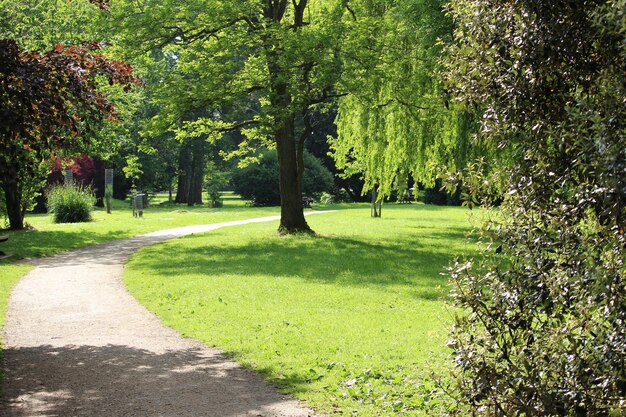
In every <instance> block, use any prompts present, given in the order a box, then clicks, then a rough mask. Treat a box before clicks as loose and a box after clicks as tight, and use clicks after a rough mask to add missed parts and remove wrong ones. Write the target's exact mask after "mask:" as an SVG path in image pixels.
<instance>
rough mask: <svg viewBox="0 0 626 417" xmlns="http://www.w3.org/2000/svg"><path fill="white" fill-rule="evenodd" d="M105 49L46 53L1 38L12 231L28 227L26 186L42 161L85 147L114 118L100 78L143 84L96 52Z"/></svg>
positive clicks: (1, 127) (5, 183)
mask: <svg viewBox="0 0 626 417" xmlns="http://www.w3.org/2000/svg"><path fill="white" fill-rule="evenodd" d="M99 47H100V45H98V44H95V43H94V44H89V45H84V46H71V47H65V46H63V45H57V46H56V47H55V48H54V49H52V50H51V51H48V52H46V53H43V54H42V53H38V52H31V51H24V50H22V49H21V48H20V47H19V45H18V44H17V43H16V42H15V41H13V40H0V146H1V147H2V149H3V151H2V153H0V186H1V187H2V190H3V191H4V195H5V201H6V210H7V215H8V218H9V222H10V227H11V228H12V229H22V228H23V227H24V220H23V219H24V213H23V210H22V202H23V191H22V190H23V188H22V183H23V181H24V180H25V179H27V178H37V174H38V172H37V169H38V167H39V164H40V162H41V161H42V160H46V159H51V157H53V156H54V155H55V154H56V153H58V152H62V151H63V150H67V151H69V152H72V153H73V152H75V151H76V150H78V149H80V148H84V147H85V146H86V145H87V143H88V142H89V138H90V137H91V134H92V129H93V127H94V126H95V125H97V123H98V122H102V121H104V120H106V119H114V117H115V113H114V109H113V106H112V105H111V103H109V102H108V101H107V100H106V97H105V96H104V95H102V94H101V93H99V92H98V88H97V86H98V77H105V79H108V81H109V82H110V83H111V84H113V83H121V84H125V85H126V86H127V87H128V86H129V85H130V84H132V83H137V82H138V81H137V80H136V79H135V78H134V77H133V76H132V69H131V67H130V66H128V65H126V64H124V63H122V62H119V61H109V60H107V59H105V58H104V57H103V56H102V55H101V54H95V53H94V52H95V51H96V50H97V49H98V48H99Z"/></svg>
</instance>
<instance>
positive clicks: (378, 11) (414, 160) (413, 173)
mask: <svg viewBox="0 0 626 417" xmlns="http://www.w3.org/2000/svg"><path fill="white" fill-rule="evenodd" d="M354 12H355V13H356V14H357V15H358V16H360V20H359V21H357V22H351V23H350V27H349V30H348V33H349V36H348V38H347V39H348V40H347V41H346V42H347V43H348V44H349V46H348V47H346V48H345V49H344V54H343V55H342V58H343V66H344V69H343V74H342V78H341V89H342V91H343V90H345V91H348V92H350V94H349V95H346V96H344V97H342V98H341V99H339V112H338V117H337V121H336V123H337V137H336V138H335V139H332V140H331V149H332V152H333V157H334V158H335V161H336V163H337V166H338V168H340V169H343V170H344V171H345V173H346V174H348V175H351V174H361V175H362V176H363V178H364V180H365V185H364V188H363V192H367V191H370V190H371V191H372V197H373V198H372V203H373V206H374V211H373V213H375V214H376V215H377V216H378V215H380V207H379V206H380V204H381V203H382V200H383V199H384V198H386V197H389V196H390V195H391V193H392V191H394V190H399V191H400V193H402V192H403V191H404V190H405V189H406V188H407V186H408V184H409V180H412V181H416V182H421V183H423V184H425V185H427V186H431V187H432V186H434V181H435V178H436V177H437V175H438V174H440V170H441V169H442V167H444V166H445V167H447V168H448V169H449V170H451V171H456V170H460V169H462V168H463V167H464V166H465V164H466V162H467V161H468V159H470V158H471V157H472V152H473V153H474V154H480V153H484V152H486V150H485V149H481V150H480V151H478V150H477V149H478V148H479V147H478V146H477V145H475V144H472V143H471V137H472V134H473V132H474V131H475V122H474V118H473V117H472V116H471V115H470V114H469V113H467V112H465V111H463V110H461V109H458V106H455V105H454V104H452V106H449V107H450V108H448V106H447V105H446V101H445V98H446V97H445V94H444V90H443V88H442V86H441V85H440V82H439V80H438V78H437V77H436V75H435V73H436V71H437V69H438V67H439V66H438V59H439V57H440V55H441V51H442V48H443V43H444V42H445V41H449V34H450V31H451V27H452V25H451V21H450V19H449V18H448V17H446V16H445V15H444V12H443V10H442V2H441V1H438V0H421V1H407V0H393V1H386V2H362V3H358V4H357V5H355V6H354Z"/></svg>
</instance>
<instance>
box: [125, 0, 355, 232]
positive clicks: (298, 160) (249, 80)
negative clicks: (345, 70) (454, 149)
mask: <svg viewBox="0 0 626 417" xmlns="http://www.w3.org/2000/svg"><path fill="white" fill-rule="evenodd" d="M123 3H124V5H123V6H122V7H120V10H119V15H117V16H114V18H113V19H114V20H115V21H120V22H122V25H123V26H124V27H123V28H122V30H121V31H120V32H121V33H125V34H126V36H125V39H124V45H125V49H126V50H128V51H137V50H139V51H154V50H156V49H159V50H163V51H164V53H165V55H166V56H167V57H169V59H171V60H172V62H174V63H175V68H176V70H175V71H174V72H173V73H171V74H169V75H168V76H167V78H166V79H167V83H164V84H163V87H164V88H163V89H164V91H167V94H168V95H169V96H170V97H169V99H168V100H167V101H168V102H169V103H170V104H169V105H168V106H167V107H166V112H164V113H162V114H161V115H160V116H159V117H158V118H157V119H158V122H159V124H160V125H161V126H163V127H164V128H165V129H171V130H175V131H177V132H178V134H179V135H180V136H181V137H186V136H202V135H209V136H213V137H214V136H215V135H216V134H219V133H223V132H227V131H231V130H235V129H242V131H243V132H244V133H245V135H246V137H247V140H246V141H244V142H243V143H242V144H241V146H240V148H239V150H240V151H242V152H243V151H246V150H249V149H256V148H257V147H258V146H259V145H262V146H268V147H276V149H277V152H278V160H279V162H280V190H281V221H280V227H279V230H280V231H281V232H285V233H291V232H310V228H309V226H308V225H307V223H306V220H305V219H304V215H303V207H302V197H301V180H302V173H303V169H304V166H303V151H304V141H305V139H306V138H307V136H308V135H309V131H310V125H309V123H308V120H309V117H310V114H311V111H312V108H314V107H315V106H319V105H320V104H321V103H323V102H325V101H327V100H328V99H329V98H331V97H332V96H333V95H334V94H335V93H334V90H333V87H334V84H335V81H336V79H337V75H338V74H339V73H340V70H341V68H340V66H339V64H340V63H339V61H338V60H337V59H336V58H337V54H338V51H339V50H340V49H341V39H342V30H343V22H344V20H345V19H346V13H348V15H349V12H347V10H348V8H349V4H348V2H347V1H345V0H343V1H341V0H332V1H325V2H311V1H309V0H293V1H289V0H263V1H257V0H254V1H253V0H247V1H240V2H231V1H218V0H213V1H204V0H203V1H200V0H194V1H189V2H186V3H185V5H184V7H181V3H180V2H178V1H174V0H164V1H162V2H159V3H158V4H156V3H154V2H149V1H145V0H144V1H132V2H131V1H127V2H123ZM172 95H174V96H175V97H176V98H175V99H171V97H172ZM227 108H228V109H235V110H239V111H237V112H230V111H229V112H227V111H225V110H224V109H227ZM245 108H254V109H255V111H254V114H253V115H252V116H251V117H245V118H242V115H244V114H245V113H246V112H245V111H241V110H242V109H245ZM196 109H209V110H210V112H209V115H208V116H205V117H199V118H197V119H195V120H187V121H184V120H185V117H184V115H185V114H188V113H189V112H190V111H193V110H196ZM247 116H250V115H249V113H248V114H247Z"/></svg>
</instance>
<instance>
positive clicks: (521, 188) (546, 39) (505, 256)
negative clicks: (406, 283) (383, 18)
mask: <svg viewBox="0 0 626 417" xmlns="http://www.w3.org/2000/svg"><path fill="white" fill-rule="evenodd" d="M618 3H619V4H618ZM625 5H626V4H624V3H623V2H621V3H620V2H614V1H590V2H578V3H576V4H574V3H571V2H566V1H551V2H528V1H523V0H519V1H512V2H511V1H507V2H504V1H496V0H494V1H491V0H455V1H453V2H451V13H452V15H453V17H455V19H456V20H457V23H458V27H457V29H456V38H457V42H456V44H454V45H453V46H451V47H450V48H449V50H448V52H449V56H448V58H447V64H446V68H447V70H448V71H447V73H446V76H447V81H448V85H449V86H450V87H451V88H452V89H453V91H454V92H455V93H456V95H457V97H458V98H459V99H460V100H462V101H463V102H464V103H466V104H468V105H470V106H474V107H476V108H478V109H480V110H481V112H482V124H483V129H482V131H481V136H482V138H483V140H488V141H492V142H494V143H501V144H503V145H504V146H506V147H508V148H513V151H514V152H515V155H517V158H516V160H515V163H514V165H513V166H510V167H508V168H507V167H505V169H504V170H503V173H504V175H502V176H500V180H502V179H504V189H503V191H504V194H503V200H504V201H503V203H502V206H501V208H500V210H499V211H498V212H494V213H493V214H492V215H491V216H490V217H489V218H488V219H487V222H486V225H485V227H484V230H483V231H482V240H483V243H484V244H485V250H484V256H483V258H482V260H480V262H478V263H476V264H474V266H472V267H468V264H467V263H462V262H459V263H457V264H455V265H454V266H453V267H452V268H451V274H452V278H453V282H454V284H455V286H456V290H455V299H456V304H457V306H459V307H461V309H462V311H466V312H468V314H467V315H464V314H462V315H460V316H459V317H458V318H457V320H456V325H455V327H454V329H453V334H452V337H453V339H454V344H453V349H454V352H455V361H456V364H457V371H458V372H457V373H456V375H455V376H456V377H457V380H456V394H458V395H459V405H460V408H459V410H458V414H459V415H464V414H469V413H473V414H475V415H485V416H491V415H502V416H518V415H526V416H582V415H584V416H606V415H620V414H623V413H624V412H625V409H624V403H625V401H626V396H625V391H624V381H626V373H625V369H626V368H625V367H624V366H623V360H624V357H626V333H625V332H624V319H625V318H626V304H625V303H624V302H623V300H624V297H625V296H626V286H625V285H624V282H625V278H626V269H625V268H624V265H625V261H626V259H624V256H625V253H626V251H625V250H624V248H626V205H625V204H624V203H625V202H626V189H625V188H624V186H623V184H625V183H626V169H625V168H626V152H625V151H624V146H623V143H624V137H626V125H625V124H624V123H623V122H622V121H623V120H626V108H625V107H624V103H623V97H624V91H626V78H625V77H624V74H626V54H624V45H625V43H624V40H625V39H626V31H624V29H623V24H621V20H620V19H621V18H618V17H617V16H618V14H616V13H615V8H614V6H618V7H622V9H623V7H624V6H625ZM609 34H610V35H609ZM513 144H515V146H512V145H513ZM479 171H480V170H479ZM466 179H468V180H469V181H466V184H469V186H470V187H469V188H470V190H471V191H480V190H482V192H483V194H487V195H488V194H491V193H492V190H494V189H498V188H500V187H494V186H498V184H496V182H495V181H494V180H492V179H489V178H487V177H484V176H481V175H480V173H479V175H475V176H473V178H471V177H466ZM485 189H486V190H487V192H486V193H485V192H484V191H485ZM464 407H467V408H469V410H468V409H467V408H464Z"/></svg>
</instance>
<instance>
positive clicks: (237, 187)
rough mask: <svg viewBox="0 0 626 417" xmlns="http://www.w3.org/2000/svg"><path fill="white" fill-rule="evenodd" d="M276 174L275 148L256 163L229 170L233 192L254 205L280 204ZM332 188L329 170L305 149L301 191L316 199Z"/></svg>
mask: <svg viewBox="0 0 626 417" xmlns="http://www.w3.org/2000/svg"><path fill="white" fill-rule="evenodd" d="M278 175H279V171H278V159H277V157H276V151H266V152H265V153H263V155H262V157H261V159H260V161H259V162H258V163H254V164H250V165H248V166H247V167H245V168H242V169H238V170H236V171H235V172H233V177H232V183H233V188H234V191H235V193H237V194H239V195H240V196H241V197H243V198H244V199H245V200H249V201H250V202H252V204H253V205H255V206H277V205H280V191H279V181H278ZM332 187H333V175H332V174H331V173H330V171H329V170H328V169H327V168H326V167H324V165H322V163H321V162H320V160H319V159H317V158H316V157H315V156H313V155H311V154H310V153H308V152H305V153H304V176H303V178H302V194H304V195H306V196H309V197H314V198H317V197H319V196H320V195H321V194H322V193H323V192H329V191H330V190H331V189H332Z"/></svg>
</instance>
